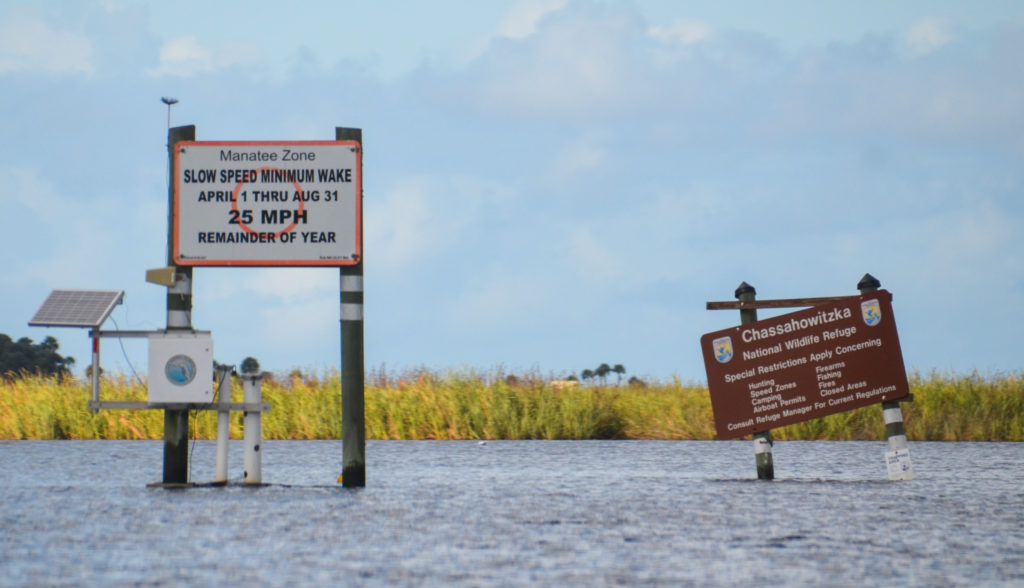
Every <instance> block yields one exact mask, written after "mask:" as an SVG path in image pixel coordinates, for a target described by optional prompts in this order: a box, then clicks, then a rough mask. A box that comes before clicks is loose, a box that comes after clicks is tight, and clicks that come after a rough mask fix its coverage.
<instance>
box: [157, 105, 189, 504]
mask: <svg viewBox="0 0 1024 588" xmlns="http://www.w3.org/2000/svg"><path fill="white" fill-rule="evenodd" d="M195 138H196V128H195V126H193V125H189V126H184V127H175V128H172V129H169V130H168V131H167V157H168V158H169V159H170V164H169V165H168V170H170V177H169V178H168V179H169V181H168V184H167V185H168V188H167V201H168V204H167V265H168V266H170V267H174V246H173V242H172V239H173V238H174V177H175V175H176V174H177V170H176V169H175V162H174V152H175V150H176V149H177V146H178V143H179V142H181V141H194V140H195ZM174 273H175V274H176V276H177V279H176V280H175V284H174V286H171V287H170V288H168V289H167V330H168V331H170V330H174V329H180V330H186V329H187V330H191V329H192V268H191V267H174ZM188 437H189V426H188V410H187V409H167V410H165V411H164V476H163V483H164V484H187V483H188Z"/></svg>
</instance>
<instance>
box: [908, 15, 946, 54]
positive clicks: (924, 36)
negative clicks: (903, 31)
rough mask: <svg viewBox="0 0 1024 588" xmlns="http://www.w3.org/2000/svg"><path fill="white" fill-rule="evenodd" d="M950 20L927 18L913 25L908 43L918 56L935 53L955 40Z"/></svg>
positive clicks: (909, 32)
mask: <svg viewBox="0 0 1024 588" xmlns="http://www.w3.org/2000/svg"><path fill="white" fill-rule="evenodd" d="M950 28H951V26H950V22H949V21H948V20H946V19H942V18H925V19H921V20H919V21H917V22H915V23H914V24H913V25H911V27H910V30H909V31H908V32H907V44H908V45H909V46H910V49H911V51H912V52H913V54H914V55H915V56H917V57H921V56H924V55H928V54H929V53H934V52H935V51H938V50H939V49H941V48H943V47H945V46H946V45H947V44H949V42H950V41H952V40H953V34H952V32H951V31H950Z"/></svg>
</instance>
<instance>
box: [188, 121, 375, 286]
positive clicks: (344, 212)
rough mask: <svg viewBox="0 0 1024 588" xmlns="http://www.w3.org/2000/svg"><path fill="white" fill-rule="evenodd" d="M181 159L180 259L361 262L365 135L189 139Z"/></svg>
mask: <svg viewBox="0 0 1024 588" xmlns="http://www.w3.org/2000/svg"><path fill="white" fill-rule="evenodd" d="M174 160H175V167H174V169H175V177H174V205H173V227H174V228H173V233H172V252H173V258H174V263H175V264H177V265H182V266H342V265H354V264H357V263H359V260H360V258H361V255H362V251H361V248H362V236H361V234H360V231H361V227H362V222H361V215H362V210H361V208H362V202H361V200H362V199H361V198H360V194H361V193H362V186H361V184H362V149H361V146H360V145H359V143H358V142H357V141H283V142H260V141H226V142H214V141H184V142H181V143H178V149H177V151H176V152H175V153H174Z"/></svg>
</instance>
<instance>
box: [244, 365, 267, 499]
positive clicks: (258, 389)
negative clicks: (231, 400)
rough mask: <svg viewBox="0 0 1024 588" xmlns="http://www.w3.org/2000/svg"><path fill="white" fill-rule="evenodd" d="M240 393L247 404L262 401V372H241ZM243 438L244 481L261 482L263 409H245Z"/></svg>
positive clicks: (260, 402)
mask: <svg viewBox="0 0 1024 588" xmlns="http://www.w3.org/2000/svg"><path fill="white" fill-rule="evenodd" d="M242 394H243V400H244V401H245V403H246V404H247V405H250V406H251V405H260V404H262V403H263V374H261V373H245V374H242ZM242 424H243V427H244V428H243V431H242V434H243V438H244V443H245V450H244V451H243V454H242V460H243V463H244V465H245V483H246V484H255V485H259V484H262V483H263V450H262V446H263V410H262V409H261V408H257V409H256V410H250V409H246V410H245V411H244V414H243V423H242Z"/></svg>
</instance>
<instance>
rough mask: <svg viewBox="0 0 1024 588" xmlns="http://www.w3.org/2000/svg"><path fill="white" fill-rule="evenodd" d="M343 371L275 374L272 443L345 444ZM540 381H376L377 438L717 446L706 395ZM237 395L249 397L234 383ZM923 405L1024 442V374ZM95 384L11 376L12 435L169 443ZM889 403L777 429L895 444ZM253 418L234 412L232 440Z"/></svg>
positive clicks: (913, 382) (4, 411)
mask: <svg viewBox="0 0 1024 588" xmlns="http://www.w3.org/2000/svg"><path fill="white" fill-rule="evenodd" d="M338 382H339V378H338V374H337V373H329V374H326V375H322V376H310V375H303V374H302V373H301V372H299V371H298V370H293V371H292V372H291V373H290V374H289V375H288V376H281V377H277V378H274V377H269V378H268V379H265V380H264V383H263V398H264V401H266V402H270V403H271V404H272V406H273V410H271V412H269V413H267V414H265V415H264V417H263V436H264V438H266V439H336V438H338V436H339V435H340V431H341V399H340V394H339V383H338ZM555 384H558V385H554V384H552V381H551V379H550V378H541V377H539V376H538V375H536V374H533V375H521V376H517V377H511V376H506V375H504V374H489V375H480V374H476V373H472V372H458V371H452V372H448V373H444V374H440V373H435V372H431V371H427V370H422V371H418V372H412V373H405V374H400V375H390V374H386V373H383V372H378V373H375V374H373V375H372V376H371V378H370V380H369V381H368V382H367V385H366V435H367V438H368V439H712V438H714V433H715V431H714V422H713V419H712V413H711V402H710V400H709V397H708V391H707V389H706V388H705V387H703V386H699V385H694V384H684V383H683V382H681V381H680V380H678V379H675V380H673V381H672V382H668V383H651V382H648V383H647V384H643V385H639V384H638V385H632V386H627V385H596V384H592V385H579V384H577V383H575V382H555ZM232 387H233V392H232V399H233V400H234V401H236V402H240V401H241V399H242V390H241V383H240V382H239V381H235V382H233V386H232ZM910 388H911V392H912V393H913V394H914V402H911V403H904V404H903V414H904V421H905V424H906V429H907V437H908V438H909V439H910V440H911V441H926V440H934V441H1024V377H1022V374H1009V375H1001V376H990V377H984V376H980V375H977V374H971V375H944V374H939V373H931V374H928V375H926V376H922V375H920V374H916V373H915V374H912V375H911V377H910ZM89 397H90V391H89V387H88V384H87V383H85V382H76V381H73V380H71V379H70V378H61V377H59V376H45V375H41V374H34V375H33V374H28V373H24V374H23V375H22V377H19V378H12V379H7V380H0V439H161V438H163V413H162V411H158V410H141V411H126V410H104V411H101V412H99V413H97V414H93V413H91V412H90V411H89V410H88V408H87V402H88V400H89ZM100 398H102V399H103V400H137V401H141V400H145V399H146V388H145V385H144V384H142V383H139V382H137V381H131V380H128V379H126V378H124V377H121V376H118V377H113V378H109V377H104V378H102V386H101V390H100ZM881 413H882V410H881V408H880V406H870V407H866V408H861V409H858V410H854V411H850V412H846V413H840V414H836V415H832V416H829V417H826V418H823V419H817V420H813V421H807V422H804V423H799V424H796V425H791V426H788V427H783V428H780V429H775V430H773V431H772V435H773V436H774V437H775V439H779V440H790V439H808V440H810V439H821V440H843V439H858V440H884V439H885V424H884V422H883V420H882V414H881ZM192 418H193V421H192V431H193V435H194V436H196V437H198V438H202V439H213V438H216V434H217V433H216V429H217V425H216V413H214V412H211V411H201V412H198V413H193V416H192ZM241 436H242V415H241V413H232V437H233V438H241Z"/></svg>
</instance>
